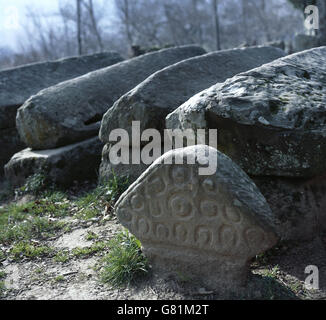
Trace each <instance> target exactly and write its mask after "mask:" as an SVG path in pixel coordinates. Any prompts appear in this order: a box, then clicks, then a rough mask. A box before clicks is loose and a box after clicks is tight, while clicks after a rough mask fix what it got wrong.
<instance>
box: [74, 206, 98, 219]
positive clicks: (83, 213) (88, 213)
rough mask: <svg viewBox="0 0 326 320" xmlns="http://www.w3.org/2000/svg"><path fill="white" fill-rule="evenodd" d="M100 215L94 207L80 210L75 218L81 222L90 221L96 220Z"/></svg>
mask: <svg viewBox="0 0 326 320" xmlns="http://www.w3.org/2000/svg"><path fill="white" fill-rule="evenodd" d="M100 213H101V210H100V209H98V208H95V207H93V208H92V207H88V208H82V209H81V210H80V211H79V212H78V213H77V214H76V217H77V218H78V219H81V220H90V219H93V218H96V217H97V216H99V215H100Z"/></svg>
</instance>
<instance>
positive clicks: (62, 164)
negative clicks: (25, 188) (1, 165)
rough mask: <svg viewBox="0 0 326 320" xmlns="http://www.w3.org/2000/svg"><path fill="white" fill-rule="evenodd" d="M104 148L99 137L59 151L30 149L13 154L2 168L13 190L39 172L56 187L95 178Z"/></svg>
mask: <svg viewBox="0 0 326 320" xmlns="http://www.w3.org/2000/svg"><path fill="white" fill-rule="evenodd" d="M102 148H103V144H102V143H101V141H100V140H99V138H98V137H94V138H91V139H89V140H86V141H82V142H79V143H76V144H73V145H69V146H65V147H61V148H58V149H50V150H41V151H33V150H31V149H30V148H28V149H25V150H23V151H21V152H19V153H17V154H15V155H14V156H13V157H12V158H11V160H10V161H9V162H8V163H7V164H6V165H5V176H6V178H7V179H8V180H9V181H10V182H11V184H12V185H14V186H20V185H23V184H24V183H25V181H26V178H28V177H29V176H31V175H33V174H35V173H39V172H42V173H44V174H45V175H46V176H47V177H48V178H49V179H50V180H51V181H52V182H54V183H56V184H58V185H64V186H67V185H70V184H72V183H73V181H75V180H76V181H82V180H86V179H94V178H96V177H97V170H98V166H99V164H100V161H101V150H102Z"/></svg>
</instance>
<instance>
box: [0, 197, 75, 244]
mask: <svg viewBox="0 0 326 320" xmlns="http://www.w3.org/2000/svg"><path fill="white" fill-rule="evenodd" d="M68 212H69V204H67V203H57V202H51V201H48V200H37V201H32V202H29V203H27V204H23V205H17V204H12V205H9V206H7V207H5V208H3V209H0V243H3V244H11V243H12V242H14V241H20V240H29V239H32V238H33V237H34V238H46V237H49V236H52V235H53V234H54V232H56V231H58V230H60V229H62V228H63V227H64V226H65V225H66V224H65V223H64V222H59V221H54V220H53V219H52V217H57V216H62V215H67V214H68Z"/></svg>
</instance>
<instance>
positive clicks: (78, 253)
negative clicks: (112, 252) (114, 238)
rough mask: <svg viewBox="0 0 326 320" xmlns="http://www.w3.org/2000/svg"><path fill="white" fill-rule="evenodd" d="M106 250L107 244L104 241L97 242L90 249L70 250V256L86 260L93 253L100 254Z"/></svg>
mask: <svg viewBox="0 0 326 320" xmlns="http://www.w3.org/2000/svg"><path fill="white" fill-rule="evenodd" d="M107 248H108V243H107V242H104V241H98V242H96V243H94V244H93V245H92V246H90V247H84V248H79V247H77V248H74V249H72V255H73V256H74V257H76V258H88V257H90V256H92V255H94V254H95V253H98V252H101V251H103V250H105V249H107Z"/></svg>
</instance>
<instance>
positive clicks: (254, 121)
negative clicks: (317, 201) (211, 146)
mask: <svg viewBox="0 0 326 320" xmlns="http://www.w3.org/2000/svg"><path fill="white" fill-rule="evenodd" d="M325 86H326V47H320V48H316V49H311V50H307V51H303V52H300V53H296V54H293V55H290V56H287V57H284V58H281V59H278V60H275V61H273V62H271V63H268V64H265V65H263V66H262V67H259V68H256V69H253V70H251V71H248V72H244V73H241V74H239V75H237V76H235V77H233V78H231V79H228V80H227V81H226V82H225V83H224V84H223V85H222V86H221V85H216V86H213V87H211V88H209V89H207V90H205V91H203V92H201V93H199V94H198V95H196V96H195V97H193V98H191V99H190V100H188V101H187V102H186V103H184V104H183V105H182V106H180V107H179V108H178V109H177V110H175V111H174V112H173V113H171V114H170V115H168V117H167V120H166V126H167V128H171V129H176V128H179V129H182V130H184V129H187V128H191V129H194V128H195V129H200V128H202V129H207V128H211V129H215V128H216V129H218V149H219V150H221V151H222V152H223V153H225V154H226V155H228V156H229V157H230V158H231V159H232V160H233V161H235V162H236V163H237V164H238V165H240V167H241V168H242V169H244V171H245V172H247V173H248V174H250V175H253V176H278V177H306V178H309V177H314V176H318V175H320V174H323V173H324V172H325V171H326V139H325V123H326V90H325Z"/></svg>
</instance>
